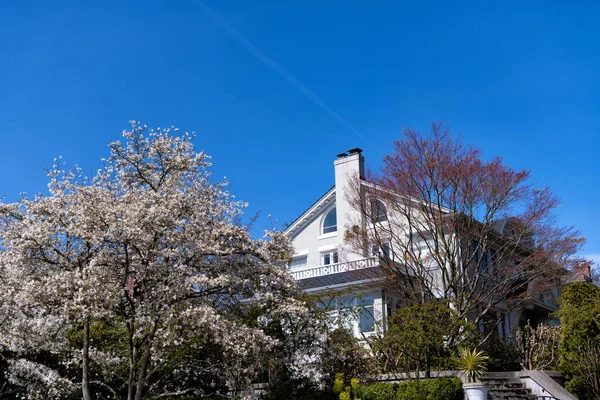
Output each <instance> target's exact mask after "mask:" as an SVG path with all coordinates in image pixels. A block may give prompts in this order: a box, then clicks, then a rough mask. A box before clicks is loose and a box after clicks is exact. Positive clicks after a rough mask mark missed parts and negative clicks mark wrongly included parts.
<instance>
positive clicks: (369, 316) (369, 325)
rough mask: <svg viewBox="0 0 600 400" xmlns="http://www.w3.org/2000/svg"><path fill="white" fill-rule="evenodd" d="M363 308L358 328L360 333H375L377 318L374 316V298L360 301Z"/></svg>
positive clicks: (367, 297) (365, 297) (370, 297)
mask: <svg viewBox="0 0 600 400" xmlns="http://www.w3.org/2000/svg"><path fill="white" fill-rule="evenodd" d="M358 305H360V306H361V308H360V310H359V313H360V316H359V321H358V328H359V330H360V332H373V331H374V330H375V316H374V315H373V296H364V297H363V298H362V299H359V300H358Z"/></svg>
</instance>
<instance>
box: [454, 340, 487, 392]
mask: <svg viewBox="0 0 600 400" xmlns="http://www.w3.org/2000/svg"><path fill="white" fill-rule="evenodd" d="M488 358H489V357H488V356H486V355H485V354H484V353H483V351H481V350H477V349H473V350H469V349H467V348H464V347H462V348H459V349H458V358H457V367H458V370H459V371H460V372H462V373H463V376H464V380H465V383H464V385H463V388H464V390H465V393H466V395H467V399H469V400H486V399H487V392H488V388H487V386H485V385H484V384H483V383H481V382H478V381H477V380H478V379H481V377H482V376H483V374H484V373H485V371H487V361H488Z"/></svg>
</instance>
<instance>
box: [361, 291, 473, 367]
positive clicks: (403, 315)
mask: <svg viewBox="0 0 600 400" xmlns="http://www.w3.org/2000/svg"><path fill="white" fill-rule="evenodd" d="M388 323H389V328H388V330H387V331H386V332H385V333H384V335H383V337H382V338H381V339H380V340H375V339H373V340H372V345H373V347H374V350H375V352H376V353H377V354H378V355H379V359H380V362H381V364H382V370H383V371H384V372H398V371H402V372H411V371H415V372H417V373H418V372H420V371H425V372H426V373H429V371H431V369H432V367H434V366H436V365H437V366H443V362H444V360H449V359H450V357H451V352H452V350H453V349H455V348H456V346H457V345H458V344H459V343H462V342H464V341H467V340H469V339H471V338H472V337H473V336H474V326H473V325H472V324H471V323H467V322H465V320H464V319H461V318H458V316H457V315H456V313H455V312H454V311H453V310H452V309H451V308H450V307H448V305H447V303H445V302H441V301H430V302H427V303H425V304H415V305H413V306H409V307H404V308H401V309H399V310H398V311H396V312H395V313H394V314H393V315H392V316H391V318H390V319H389V322H388Z"/></svg>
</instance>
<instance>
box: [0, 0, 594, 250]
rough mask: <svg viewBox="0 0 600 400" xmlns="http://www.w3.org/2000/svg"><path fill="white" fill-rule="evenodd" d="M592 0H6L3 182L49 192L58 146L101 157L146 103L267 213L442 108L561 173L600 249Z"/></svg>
mask: <svg viewBox="0 0 600 400" xmlns="http://www.w3.org/2000/svg"><path fill="white" fill-rule="evenodd" d="M595 3H596V2H592V1H590V2H585V3H584V2H581V3H579V2H572V1H564V2H562V3H561V2H552V1H544V2H539V3H536V2H533V1H528V2H522V1H515V2H511V1H503V2H481V1H474V2H470V3H466V2H465V3H460V4H459V2H439V3H435V2H419V1H410V2H409V1H406V2H399V1H389V2H380V1H369V2H367V1H349V0H343V1H342V0H328V1H321V0H320V1H316V0H304V1H278V0H271V1H241V0H238V1H233V0H222V1H216V0H205V2H204V3H201V2H194V1H187V0H169V1H167V0H163V1H149V0H148V1H139V2H134V1H114V0H113V1H110V0H108V1H93V2H92V1H90V2H88V1H72V2H67V1H53V2H47V1H39V2H36V1H3V2H2V5H0V37H1V38H2V40H0V51H1V54H2V57H1V62H0V77H1V78H0V93H1V95H0V129H1V132H2V133H1V135H2V148H3V152H2V157H0V193H1V194H3V195H4V196H5V200H7V201H12V200H15V199H17V198H18V194H19V193H20V192H28V193H30V194H34V193H36V192H39V191H44V190H45V185H46V178H45V176H44V174H43V169H42V168H43V167H44V166H49V165H51V163H52V160H53V158H54V157H55V156H58V155H62V156H63V157H64V159H65V160H66V161H67V162H68V163H78V164H79V165H81V166H82V167H84V169H89V170H90V171H91V170H94V169H95V168H97V167H98V165H99V162H98V160H99V159H100V158H101V157H105V156H106V155H107V147H106V144H107V143H108V142H109V141H112V140H117V139H119V138H120V132H121V131H122V129H124V128H127V126H128V123H127V121H128V120H130V119H136V120H139V121H142V122H143V123H146V124H148V125H151V126H167V125H175V126H178V127H180V128H181V129H183V130H195V131H197V132H198V137H197V139H196V144H197V147H198V149H204V150H205V151H206V152H208V153H209V154H211V155H212V156H213V158H214V162H215V167H214V173H215V177H217V178H220V177H223V176H227V178H228V179H229V180H230V181H232V182H233V191H234V192H235V193H236V194H237V196H238V198H241V199H244V200H247V201H248V202H250V204H251V207H250V210H249V212H250V213H252V212H255V211H257V210H262V212H263V216H264V218H263V219H261V220H260V221H259V223H258V226H257V228H268V227H269V222H268V220H267V218H266V215H268V214H271V215H273V217H274V218H278V219H279V220H280V222H285V221H290V220H292V219H294V218H295V217H296V216H297V215H298V214H299V213H301V212H302V211H304V210H305V209H306V208H307V207H308V206H309V205H310V204H312V202H313V201H314V200H316V198H317V197H318V196H320V195H321V194H322V193H324V192H325V191H326V190H327V189H329V188H330V187H331V185H332V184H333V165H332V164H333V160H334V158H335V154H337V153H339V152H341V151H344V150H347V149H349V148H353V147H361V148H363V149H364V155H365V157H366V160H367V164H368V165H370V166H371V167H373V168H378V167H379V165H380V160H381V159H382V157H383V156H384V155H385V154H386V153H387V152H388V151H389V149H390V145H391V143H392V141H393V140H394V139H396V138H398V137H399V132H400V129H401V128H402V127H404V126H408V125H410V126H412V127H415V128H419V129H425V128H426V127H427V125H428V123H429V122H430V121H432V120H445V121H446V122H447V123H448V124H449V125H451V126H452V128H453V132H454V133H458V132H461V133H462V134H463V136H464V138H465V140H466V141H467V142H469V143H471V144H472V145H474V146H475V147H478V148H481V149H483V150H484V152H485V154H486V156H490V157H491V156H495V155H499V156H502V157H503V158H504V160H505V162H506V163H507V164H509V165H511V166H513V167H515V168H525V169H529V170H531V171H532V176H533V180H534V181H536V182H538V183H539V184H540V185H549V186H550V187H551V189H552V190H553V191H554V192H555V193H557V194H558V195H559V196H560V197H561V198H562V199H563V203H562V207H561V209H560V217H559V219H560V222H561V223H562V224H574V225H575V226H576V227H577V228H578V229H580V230H581V231H582V233H583V234H584V235H585V236H586V237H587V238H588V244H587V245H586V248H585V250H584V254H597V257H599V258H600V211H599V209H600V208H599V207H598V197H599V195H600V182H599V181H600V179H599V178H600V167H599V164H600V163H599V161H598V152H599V151H600V94H599V93H600V74H599V71H600V44H599V42H600V24H598V17H600V8H599V6H598V5H597V4H595ZM206 6H208V7H209V8H210V9H207V8H206ZM211 10H213V11H211ZM227 24H228V25H227ZM232 29H235V30H236V31H237V32H239V34H238V33H236V32H235V31H233V30H232ZM244 40H247V41H248V42H244ZM304 89H307V90H309V91H310V92H306V91H303V90H304ZM342 120H343V121H342ZM344 121H347V123H345V122H344Z"/></svg>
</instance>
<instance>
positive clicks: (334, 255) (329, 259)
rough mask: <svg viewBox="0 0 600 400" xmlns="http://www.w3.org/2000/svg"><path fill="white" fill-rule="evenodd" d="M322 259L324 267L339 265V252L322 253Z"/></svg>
mask: <svg viewBox="0 0 600 400" xmlns="http://www.w3.org/2000/svg"><path fill="white" fill-rule="evenodd" d="M321 259H322V261H323V263H322V265H331V264H337V263H338V262H339V260H338V252H337V250H331V251H328V252H325V253H321Z"/></svg>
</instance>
